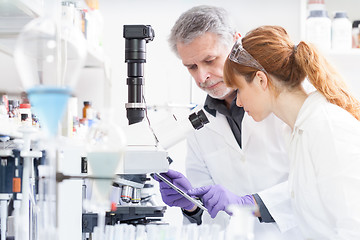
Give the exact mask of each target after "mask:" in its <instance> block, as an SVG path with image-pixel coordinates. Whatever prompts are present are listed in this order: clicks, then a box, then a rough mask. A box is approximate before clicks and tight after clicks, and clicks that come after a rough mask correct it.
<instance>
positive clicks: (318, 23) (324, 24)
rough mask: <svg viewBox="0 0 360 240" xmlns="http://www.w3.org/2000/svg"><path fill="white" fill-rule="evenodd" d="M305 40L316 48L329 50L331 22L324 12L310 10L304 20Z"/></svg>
mask: <svg viewBox="0 0 360 240" xmlns="http://www.w3.org/2000/svg"><path fill="white" fill-rule="evenodd" d="M306 40H307V41H308V42H310V43H313V44H314V45H315V46H316V47H317V48H319V49H322V50H329V49H330V48H331V20H330V18H329V17H328V14H327V11H325V10H312V11H310V15H309V17H308V18H307V20H306Z"/></svg>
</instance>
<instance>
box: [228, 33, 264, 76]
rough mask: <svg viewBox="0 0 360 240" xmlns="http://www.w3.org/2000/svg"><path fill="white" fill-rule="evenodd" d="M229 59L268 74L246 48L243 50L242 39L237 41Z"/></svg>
mask: <svg viewBox="0 0 360 240" xmlns="http://www.w3.org/2000/svg"><path fill="white" fill-rule="evenodd" d="M229 59H230V60H231V61H233V62H236V63H239V64H241V65H244V66H247V67H252V68H256V69H259V70H260V71H262V72H264V73H266V74H268V73H267V72H266V70H265V68H264V67H263V66H261V64H260V63H259V62H258V61H256V59H255V58H253V56H251V55H250V53H248V52H247V51H246V50H245V48H243V46H242V42H241V38H239V39H238V40H237V41H236V43H235V44H234V46H233V48H232V49H231V52H230V54H229Z"/></svg>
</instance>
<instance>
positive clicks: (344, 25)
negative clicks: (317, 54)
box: [331, 12, 352, 50]
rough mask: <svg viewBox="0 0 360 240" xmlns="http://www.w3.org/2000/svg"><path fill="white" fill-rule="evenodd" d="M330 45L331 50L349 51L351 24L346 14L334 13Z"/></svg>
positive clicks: (350, 45)
mask: <svg viewBox="0 0 360 240" xmlns="http://www.w3.org/2000/svg"><path fill="white" fill-rule="evenodd" d="M331 44H332V48H333V49H336V50H338V49H341V50H346V49H351V47H352V24H351V22H350V20H349V18H348V16H347V14H346V12H336V13H335V16H334V19H333V21H332V37H331Z"/></svg>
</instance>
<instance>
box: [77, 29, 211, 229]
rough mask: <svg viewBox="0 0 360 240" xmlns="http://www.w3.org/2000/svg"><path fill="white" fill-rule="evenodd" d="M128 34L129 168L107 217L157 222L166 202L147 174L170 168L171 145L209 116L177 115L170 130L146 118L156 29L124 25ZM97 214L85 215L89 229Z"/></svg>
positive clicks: (108, 220)
mask: <svg viewBox="0 0 360 240" xmlns="http://www.w3.org/2000/svg"><path fill="white" fill-rule="evenodd" d="M123 37H124V38H125V62H126V63H127V85H128V102H127V103H126V104H125V107H126V111H127V119H128V123H129V125H128V126H126V127H125V128H124V129H123V130H124V132H125V136H126V139H127V145H126V147H125V150H124V158H123V166H122V169H123V172H118V173H117V174H116V177H115V179H114V180H113V186H114V187H116V188H118V192H120V194H119V195H120V196H119V201H118V203H117V204H116V209H113V210H112V211H110V212H107V214H106V219H105V221H106V224H107V225H114V224H117V223H128V224H148V223H156V222H157V221H159V220H161V217H163V215H164V212H165V210H166V206H156V205H155V202H153V201H152V200H151V195H149V194H147V193H148V192H149V191H148V190H149V188H152V187H153V186H152V185H151V184H148V183H147V181H149V180H150V178H149V177H148V176H147V174H151V173H161V172H167V171H168V169H169V165H170V163H171V162H172V159H171V158H170V157H169V156H168V152H167V150H166V149H167V148H168V147H171V146H172V145H174V144H176V143H178V142H179V141H180V140H182V139H184V138H185V136H186V134H187V133H188V132H189V131H192V130H194V129H196V130H197V129H200V128H202V127H203V126H204V125H205V124H206V123H208V122H209V121H208V119H207V117H206V115H205V113H204V112H203V111H202V110H200V111H198V112H193V113H191V114H190V115H189V116H188V118H187V119H186V118H185V119H182V120H181V119H178V120H176V119H172V120H173V121H174V123H173V124H172V126H171V127H170V128H168V129H167V130H166V131H165V133H166V134H164V131H162V134H160V133H161V131H159V132H157V131H155V129H153V128H152V127H151V126H150V123H149V122H147V121H145V118H146V119H147V109H146V103H145V98H144V94H143V93H144V91H143V86H144V84H145V79H144V64H145V63H146V45H147V43H149V42H151V41H153V39H154V37H155V33H154V30H153V29H152V27H151V26H150V25H124V27H123ZM177 128H178V129H177ZM175 130H176V131H175ZM158 133H159V134H158ZM84 216H85V218H84ZM92 217H94V216H92ZM92 217H91V216H89V215H83V225H84V221H85V222H86V223H88V224H87V226H86V227H85V229H84V228H83V232H91V231H92V228H93V226H91V224H90V223H91V222H96V221H95V220H94V219H91V218H92ZM85 225H86V224H85Z"/></svg>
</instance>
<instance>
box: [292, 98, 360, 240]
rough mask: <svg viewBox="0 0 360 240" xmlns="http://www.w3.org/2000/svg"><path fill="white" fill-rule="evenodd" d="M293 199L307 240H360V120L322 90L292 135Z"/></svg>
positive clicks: (304, 110)
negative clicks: (328, 99) (332, 100)
mask: <svg viewBox="0 0 360 240" xmlns="http://www.w3.org/2000/svg"><path fill="white" fill-rule="evenodd" d="M289 140H290V142H289V154H290V155H289V158H290V161H291V166H290V168H291V170H290V176H289V187H290V195H291V198H292V203H293V207H294V209H295V210H296V215H297V217H298V221H299V225H300V227H301V230H302V231H303V233H304V236H305V237H306V238H307V239H316V240H320V239H344V240H345V239H346V240H351V239H357V240H358V239H360V122H359V121H357V120H356V119H355V118H354V117H353V116H352V115H350V114H349V113H348V112H347V111H345V110H343V109H342V108H340V107H338V106H336V105H334V104H330V103H328V102H327V101H326V99H325V97H324V96H323V95H321V94H320V93H318V92H315V93H312V94H311V95H309V97H308V98H307V99H306V101H305V102H304V104H303V106H302V108H301V109H300V112H299V114H298V117H297V120H296V123H295V126H294V129H293V132H292V134H291V135H290V139H289Z"/></svg>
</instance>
